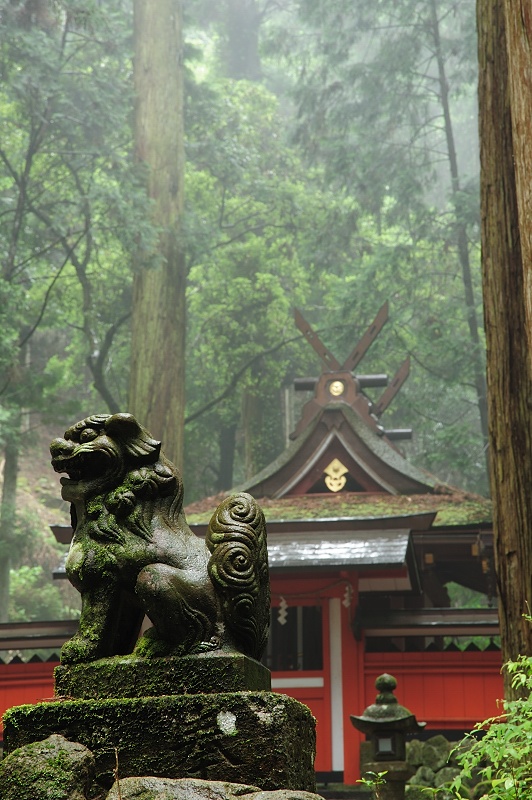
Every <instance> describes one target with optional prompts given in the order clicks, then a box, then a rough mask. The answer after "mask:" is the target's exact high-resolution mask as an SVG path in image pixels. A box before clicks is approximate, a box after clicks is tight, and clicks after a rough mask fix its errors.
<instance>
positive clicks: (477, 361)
mask: <svg viewBox="0 0 532 800" xmlns="http://www.w3.org/2000/svg"><path fill="white" fill-rule="evenodd" d="M430 11H431V19H432V35H433V41H434V48H435V52H436V62H437V65H438V83H439V87H440V100H441V104H442V111H443V122H444V130H445V141H446V144H447V155H448V158H449V170H450V173H451V193H452V197H453V202H454V213H455V231H456V245H457V250H458V260H459V262H460V268H461V271H462V283H463V285H464V296H465V303H466V309H467V323H468V326H469V337H470V339H471V344H472V347H473V373H474V374H473V380H474V384H475V390H476V395H477V404H478V409H479V414H480V428H481V432H482V438H483V440H484V445H485V453H486V468H487V470H489V457H488V452H489V451H488V401H487V397H486V395H487V390H486V377H485V368H484V353H483V345H482V343H481V337H480V332H479V325H478V318H477V310H476V302H475V293H474V289H473V278H472V274H471V263H470V259H469V244H468V237H467V228H466V225H465V222H464V219H463V216H462V214H461V213H460V202H459V200H460V174H459V171H458V158H457V155H456V147H455V141H454V131H453V124H452V117H451V108H450V104H449V82H448V80H447V75H446V70H445V60H444V57H443V52H442V48H441V36H440V21H439V18H438V9H437V5H436V0H431V6H430Z"/></svg>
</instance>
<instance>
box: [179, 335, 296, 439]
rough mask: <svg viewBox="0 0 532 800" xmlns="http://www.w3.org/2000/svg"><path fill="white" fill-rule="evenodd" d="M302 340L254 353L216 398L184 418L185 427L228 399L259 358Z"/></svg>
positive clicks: (284, 342) (292, 338) (286, 341)
mask: <svg viewBox="0 0 532 800" xmlns="http://www.w3.org/2000/svg"><path fill="white" fill-rule="evenodd" d="M302 338H303V337H302V336H301V335H299V336H292V337H291V338H290V339H284V340H283V341H282V342H278V343H277V344H276V345H274V346H273V347H270V348H268V349H267V350H262V352H260V353H256V354H255V355H254V356H252V357H251V358H250V359H249V360H248V361H246V363H245V364H244V365H243V366H242V367H240V369H238V370H237V371H236V372H235V374H234V375H233V377H232V378H231V380H230V381H229V383H228V384H227V386H226V387H225V389H224V390H223V392H221V393H220V394H219V395H218V396H217V397H214V398H213V399H212V400H210V401H209V402H208V403H206V405H204V406H202V408H199V409H198V410H197V411H194V413H192V414H189V416H188V417H185V425H188V424H189V422H194V420H196V419H198V417H201V416H203V414H206V413H207V411H210V410H211V408H214V406H217V405H218V403H221V402H222V400H225V398H226V397H229V395H230V394H232V393H233V392H234V390H235V389H236V386H237V384H238V381H239V380H240V378H241V377H242V375H244V373H245V372H246V371H247V370H248V369H249V368H250V367H252V366H253V364H255V363H256V362H257V361H259V360H260V359H261V358H264V356H269V355H271V354H272V353H275V352H277V350H280V349H281V348H282V347H285V346H286V345H287V344H291V343H292V342H297V341H298V340H299V339H302Z"/></svg>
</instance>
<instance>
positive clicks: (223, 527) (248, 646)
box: [206, 492, 270, 660]
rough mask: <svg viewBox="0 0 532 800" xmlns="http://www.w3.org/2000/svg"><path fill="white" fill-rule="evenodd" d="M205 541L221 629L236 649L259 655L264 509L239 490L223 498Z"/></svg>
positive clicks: (264, 630)
mask: <svg viewBox="0 0 532 800" xmlns="http://www.w3.org/2000/svg"><path fill="white" fill-rule="evenodd" d="M206 542H207V547H208V548H209V550H210V552H211V558H210V560H209V565H208V570H209V576H210V579H211V581H212V583H213V586H214V588H215V591H216V593H217V595H218V597H219V598H220V600H221V604H222V613H223V621H224V625H225V628H226V631H227V634H228V635H229V637H230V639H231V640H232V642H233V644H234V645H235V646H236V647H237V649H238V650H241V651H242V652H243V653H245V654H246V655H248V656H250V657H251V658H255V659H257V660H259V659H260V658H261V656H262V653H263V651H264V648H265V646H266V641H267V638H268V630H269V621H270V581H269V572H268V550H267V547H266V524H265V521H264V514H263V513H262V510H261V508H260V507H259V506H258V504H257V503H256V502H255V500H254V499H253V497H251V495H249V494H246V493H245V492H242V493H240V494H236V495H232V496H231V497H228V498H227V499H226V500H224V501H223V503H221V504H220V505H219V506H218V508H217V509H216V511H215V512H214V514H213V516H212V518H211V521H210V523H209V528H208V530H207V538H206Z"/></svg>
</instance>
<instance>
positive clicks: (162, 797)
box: [106, 776, 323, 800]
mask: <svg viewBox="0 0 532 800" xmlns="http://www.w3.org/2000/svg"><path fill="white" fill-rule="evenodd" d="M141 799H142V800H323V798H321V797H320V796H319V795H317V794H312V793H310V792H297V791H294V790H290V789H285V790H282V789H278V790H277V791H275V792H263V791H261V790H260V789H257V787H256V786H245V785H243V784H240V783H223V782H222V781H202V780H198V779H197V778H180V779H173V778H153V777H151V776H150V777H143V778H124V779H123V780H120V781H118V782H116V783H115V784H113V786H112V788H111V791H110V792H109V794H108V795H107V798H106V800H141Z"/></svg>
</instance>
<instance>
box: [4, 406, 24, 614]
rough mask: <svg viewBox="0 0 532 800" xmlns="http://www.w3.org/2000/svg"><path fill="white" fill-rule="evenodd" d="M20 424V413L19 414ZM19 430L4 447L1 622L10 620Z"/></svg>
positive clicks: (11, 434) (8, 438) (9, 436)
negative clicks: (10, 572) (10, 576)
mask: <svg viewBox="0 0 532 800" xmlns="http://www.w3.org/2000/svg"><path fill="white" fill-rule="evenodd" d="M16 416H17V425H18V426H20V414H17V415H16ZM19 432H20V431H19V430H16V429H15V430H13V432H11V433H10V434H9V435H8V437H7V441H6V444H5V447H4V476H3V482H2V498H1V505H0V622H8V621H9V582H10V581H9V570H10V567H11V554H12V548H13V538H14V533H15V520H16V513H17V503H16V496H17V477H18V448H19V442H18V440H19Z"/></svg>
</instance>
